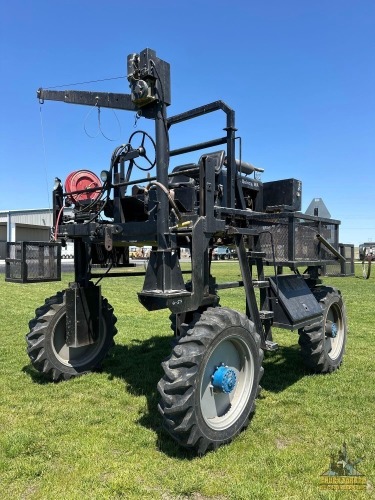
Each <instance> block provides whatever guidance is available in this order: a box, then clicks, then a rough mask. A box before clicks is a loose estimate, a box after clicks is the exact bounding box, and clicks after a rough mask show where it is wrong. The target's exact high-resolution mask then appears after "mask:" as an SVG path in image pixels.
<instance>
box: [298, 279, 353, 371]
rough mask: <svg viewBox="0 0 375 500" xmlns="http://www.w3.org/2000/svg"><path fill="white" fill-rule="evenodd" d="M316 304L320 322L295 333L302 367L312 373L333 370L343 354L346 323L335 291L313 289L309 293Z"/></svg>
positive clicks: (337, 292)
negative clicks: (299, 347)
mask: <svg viewBox="0 0 375 500" xmlns="http://www.w3.org/2000/svg"><path fill="white" fill-rule="evenodd" d="M312 292H313V294H314V296H315V298H316V300H317V301H318V302H319V304H320V306H321V308H322V311H323V318H322V320H321V321H320V322H316V323H314V324H312V325H309V326H305V327H304V328H302V329H300V330H299V332H298V333H299V341H298V342H299V344H300V346H301V355H302V359H303V362H304V364H305V365H306V366H307V367H308V368H309V369H310V370H312V371H313V372H315V373H331V372H333V371H335V370H337V369H338V368H339V367H340V365H341V363H342V361H343V356H344V352H345V344H346V336H347V320H346V311H345V305H344V302H343V299H342V296H341V293H340V291H339V290H337V289H335V288H331V287H326V286H322V287H317V288H315V289H313V290H312Z"/></svg>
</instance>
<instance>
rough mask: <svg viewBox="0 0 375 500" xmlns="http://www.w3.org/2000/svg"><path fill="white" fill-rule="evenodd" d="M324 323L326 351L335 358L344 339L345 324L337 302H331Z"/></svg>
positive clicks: (338, 354)
mask: <svg viewBox="0 0 375 500" xmlns="http://www.w3.org/2000/svg"><path fill="white" fill-rule="evenodd" d="M325 325H326V326H325V333H326V335H325V346H326V351H327V354H328V356H329V357H330V358H331V359H332V360H335V359H337V358H338V357H339V356H340V354H341V351H342V347H343V344H344V340H345V324H344V320H343V316H342V312H341V308H340V306H339V305H338V304H332V306H331V307H330V308H329V311H328V313H327V318H326V323H325Z"/></svg>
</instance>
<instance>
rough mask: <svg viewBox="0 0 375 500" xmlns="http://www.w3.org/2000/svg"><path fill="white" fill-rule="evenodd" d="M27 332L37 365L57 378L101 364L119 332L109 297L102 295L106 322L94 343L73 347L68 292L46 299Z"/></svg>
mask: <svg viewBox="0 0 375 500" xmlns="http://www.w3.org/2000/svg"><path fill="white" fill-rule="evenodd" d="M35 314H36V317H35V318H34V319H33V320H31V321H30V322H29V328H30V332H29V333H28V334H27V335H26V341H27V353H28V355H29V357H30V361H31V363H32V364H33V366H34V368H36V370H38V371H39V372H41V373H43V374H44V375H45V376H46V377H47V378H49V379H51V380H52V381H54V382H58V381H60V380H68V379H70V378H72V377H77V376H79V375H82V374H84V373H88V372H90V371H93V370H94V369H95V368H98V366H100V364H101V362H102V361H103V359H104V357H105V356H106V354H107V353H108V351H109V349H110V348H111V347H112V345H113V337H114V336H115V335H116V333H117V329H116V327H115V323H116V321H117V319H116V316H115V315H114V314H113V307H112V306H111V305H110V304H109V303H108V301H107V299H104V298H102V324H101V327H100V333H99V337H98V339H97V340H96V342H95V343H94V344H90V345H87V346H82V347H75V348H71V347H68V346H67V345H66V324H65V318H66V303H65V293H64V292H59V293H58V294H57V295H55V296H53V297H50V298H49V299H46V301H45V304H44V305H43V306H41V307H39V308H38V309H37V310H36V311H35Z"/></svg>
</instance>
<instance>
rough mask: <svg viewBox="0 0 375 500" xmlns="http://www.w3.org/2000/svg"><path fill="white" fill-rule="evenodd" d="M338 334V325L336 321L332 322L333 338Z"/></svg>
mask: <svg viewBox="0 0 375 500" xmlns="http://www.w3.org/2000/svg"><path fill="white" fill-rule="evenodd" d="M336 335H337V325H336V323H332V326H331V336H332V337H333V338H335V337H336Z"/></svg>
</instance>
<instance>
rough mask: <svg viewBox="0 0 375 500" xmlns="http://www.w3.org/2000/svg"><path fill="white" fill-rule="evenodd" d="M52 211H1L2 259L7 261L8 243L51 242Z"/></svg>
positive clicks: (40, 209)
mask: <svg viewBox="0 0 375 500" xmlns="http://www.w3.org/2000/svg"><path fill="white" fill-rule="evenodd" d="M51 226H52V210H51V209H49V208H39V209H30V210H0V259H5V256H6V242H7V241H49V240H50V235H51Z"/></svg>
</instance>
